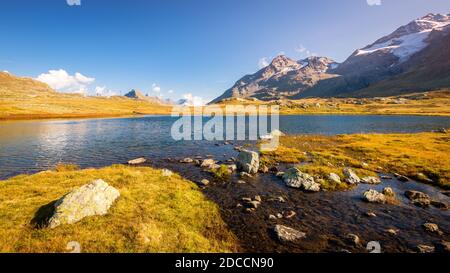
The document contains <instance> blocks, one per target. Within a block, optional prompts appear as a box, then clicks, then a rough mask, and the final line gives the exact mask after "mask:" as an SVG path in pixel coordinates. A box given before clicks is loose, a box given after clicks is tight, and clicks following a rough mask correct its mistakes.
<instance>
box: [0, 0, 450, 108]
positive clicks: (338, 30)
mask: <svg viewBox="0 0 450 273" xmlns="http://www.w3.org/2000/svg"><path fill="white" fill-rule="evenodd" d="M66 1H69V2H75V3H76V2H77V1H79V0H2V4H1V8H0V30H1V32H2V33H3V39H2V41H1V43H0V70H7V71H9V72H11V73H13V74H17V75H21V76H29V77H33V78H36V77H38V76H39V75H41V74H45V73H49V70H60V69H62V70H64V71H62V70H61V71H58V72H52V73H50V75H43V77H44V78H46V77H47V78H49V77H50V78H51V77H63V78H64V79H65V81H64V82H63V84H62V86H63V87H61V88H60V89H61V90H63V89H64V90H69V89H70V91H73V90H74V89H76V88H82V89H83V88H84V89H86V90H88V91H89V93H91V94H92V93H94V90H95V87H104V90H112V91H115V92H117V93H119V92H121V93H122V94H123V93H124V92H126V91H128V90H130V89H132V88H136V89H140V90H142V91H144V92H145V93H149V94H151V95H158V94H160V95H163V96H164V97H165V98H167V97H171V98H173V99H178V98H181V97H182V96H183V95H184V94H187V93H191V94H193V95H194V96H199V97H202V98H204V99H213V98H214V97H216V96H218V95H220V94H221V93H222V92H223V91H224V90H225V89H227V88H229V87H230V86H231V85H233V84H234V82H235V81H236V80H238V79H239V78H240V77H242V76H243V75H244V74H248V73H253V72H255V71H257V70H258V68H259V65H260V64H261V63H263V62H264V61H270V59H271V58H273V57H275V56H276V55H277V54H279V53H280V52H283V53H285V54H286V55H287V56H289V57H291V58H294V59H301V58H304V57H306V55H307V52H308V51H309V52H310V53H315V54H318V55H323V56H329V57H331V58H334V59H335V60H337V61H343V60H345V58H346V57H348V56H349V55H350V54H351V53H352V52H353V51H354V50H355V49H357V48H361V47H363V46H365V45H367V44H370V43H372V42H373V41H374V40H376V39H378V38H380V37H381V36H383V35H386V34H389V33H390V32H392V31H393V30H395V29H396V28H397V27H399V26H400V25H403V24H406V23H408V22H409V21H411V20H413V19H415V18H418V17H421V16H423V15H425V14H427V13H430V12H434V13H450V1H448V0H381V5H369V4H368V2H367V0H342V1H335V0H328V1H326V0H310V1H301V0H221V1H219V0H158V1H150V0H128V1H125V0H81V5H72V6H70V5H68V4H67V2H66ZM368 1H369V2H372V4H373V3H377V2H380V0H368ZM300 48H303V50H299V49H300ZM264 58H265V59H264ZM65 72H67V74H65ZM77 72H78V73H79V74H77V75H75V73H77ZM41 78H42V77H41ZM53 80H54V79H53ZM64 84H67V85H68V86H64ZM70 84H72V86H69V85H70ZM69 87H70V88H69ZM98 90H100V89H98ZM158 90H159V92H156V91H158ZM169 90H172V91H171V92H170V93H169Z"/></svg>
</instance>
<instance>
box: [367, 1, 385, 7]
mask: <svg viewBox="0 0 450 273" xmlns="http://www.w3.org/2000/svg"><path fill="white" fill-rule="evenodd" d="M366 1H367V5H369V6H381V0H366Z"/></svg>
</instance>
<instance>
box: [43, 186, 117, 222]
mask: <svg viewBox="0 0 450 273" xmlns="http://www.w3.org/2000/svg"><path fill="white" fill-rule="evenodd" d="M119 196H120V193H119V191H118V190H117V189H115V188H114V187H111V186H109V185H108V184H107V183H106V182H105V181H103V180H101V179H99V180H95V181H93V182H92V183H89V184H86V185H84V186H82V187H80V188H78V189H76V190H74V191H72V192H70V193H68V194H66V195H64V196H63V197H62V198H61V199H59V200H58V201H56V203H55V211H54V214H53V215H52V216H51V217H50V219H49V221H48V227H49V228H55V227H57V226H59V225H62V224H73V223H75V222H78V221H80V220H81V219H83V218H85V217H88V216H93V215H105V214H106V213H107V212H108V210H109V208H110V207H111V205H112V204H113V202H114V201H115V200H116V199H117V198H118V197H119Z"/></svg>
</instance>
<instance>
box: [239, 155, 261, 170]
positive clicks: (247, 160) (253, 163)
mask: <svg viewBox="0 0 450 273" xmlns="http://www.w3.org/2000/svg"><path fill="white" fill-rule="evenodd" d="M236 165H237V168H238V170H240V171H243V172H246V173H249V174H255V173H257V172H258V169H259V154H258V153H257V152H253V151H248V150H242V151H241V152H240V153H239V155H238V157H237V159H236Z"/></svg>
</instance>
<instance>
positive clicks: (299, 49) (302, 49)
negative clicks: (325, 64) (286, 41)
mask: <svg viewBox="0 0 450 273" xmlns="http://www.w3.org/2000/svg"><path fill="white" fill-rule="evenodd" d="M295 51H296V52H297V53H300V55H302V57H311V56H317V54H316V53H313V52H311V51H309V50H308V49H307V48H306V47H304V46H303V45H299V46H298V47H296V48H295Z"/></svg>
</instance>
